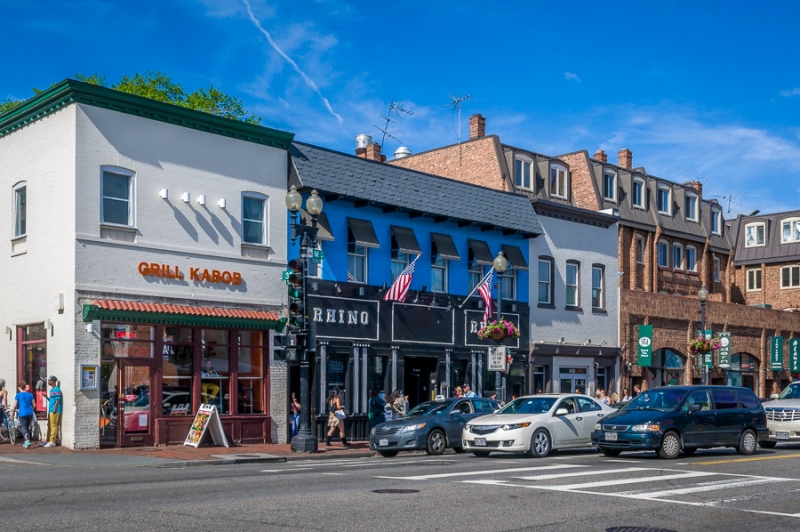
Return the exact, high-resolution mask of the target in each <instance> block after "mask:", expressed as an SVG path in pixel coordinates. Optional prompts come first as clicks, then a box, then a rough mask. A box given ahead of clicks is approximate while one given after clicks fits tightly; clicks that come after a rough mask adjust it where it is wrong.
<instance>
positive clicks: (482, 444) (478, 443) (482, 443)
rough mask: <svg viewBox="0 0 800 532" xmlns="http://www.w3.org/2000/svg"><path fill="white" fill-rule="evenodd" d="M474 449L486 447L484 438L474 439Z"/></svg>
mask: <svg viewBox="0 0 800 532" xmlns="http://www.w3.org/2000/svg"><path fill="white" fill-rule="evenodd" d="M475 447H486V438H475Z"/></svg>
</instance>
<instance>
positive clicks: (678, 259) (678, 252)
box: [672, 244, 683, 270]
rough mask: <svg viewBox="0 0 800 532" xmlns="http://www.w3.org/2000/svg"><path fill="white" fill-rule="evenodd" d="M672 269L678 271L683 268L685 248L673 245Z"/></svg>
mask: <svg viewBox="0 0 800 532" xmlns="http://www.w3.org/2000/svg"><path fill="white" fill-rule="evenodd" d="M672 267H673V268H675V269H676V270H680V269H681V268H683V246H681V245H680V244H672Z"/></svg>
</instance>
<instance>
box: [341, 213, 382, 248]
mask: <svg viewBox="0 0 800 532" xmlns="http://www.w3.org/2000/svg"><path fill="white" fill-rule="evenodd" d="M347 226H348V227H349V228H350V231H352V233H353V238H354V239H355V242H356V245H357V246H364V247H367V248H379V247H381V244H380V242H378V237H377V236H376V235H375V229H374V228H373V227H372V222H370V221H369V220H359V219H358V218H347Z"/></svg>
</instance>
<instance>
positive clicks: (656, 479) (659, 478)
mask: <svg viewBox="0 0 800 532" xmlns="http://www.w3.org/2000/svg"><path fill="white" fill-rule="evenodd" d="M713 475H716V473H705V472H699V471H698V472H693V471H689V472H687V473H677V474H675V475H663V476H652V477H637V478H622V479H617V480H601V481H598V482H584V483H583V484H568V485H566V486H548V487H547V489H553V490H558V491H571V490H586V489H589V488H601V487H602V488H607V487H609V486H619V485H622V484H639V483H644V482H662V481H664V480H677V479H681V478H696V477H707V476H713Z"/></svg>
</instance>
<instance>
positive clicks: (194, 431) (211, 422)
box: [183, 404, 230, 448]
mask: <svg viewBox="0 0 800 532" xmlns="http://www.w3.org/2000/svg"><path fill="white" fill-rule="evenodd" d="M206 432H210V433H211V439H212V440H213V441H214V445H224V446H225V447H230V444H228V438H226V437H225V431H223V430H222V420H221V419H220V417H219V412H217V407H216V406H215V405H209V404H202V405H200V408H199V409H198V410H197V415H196V416H194V421H192V426H191V428H190V429H189V434H187V435H186V440H184V442H183V444H184V445H189V446H190V447H194V448H197V447H200V443H201V442H202V441H203V436H205V434H206Z"/></svg>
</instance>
